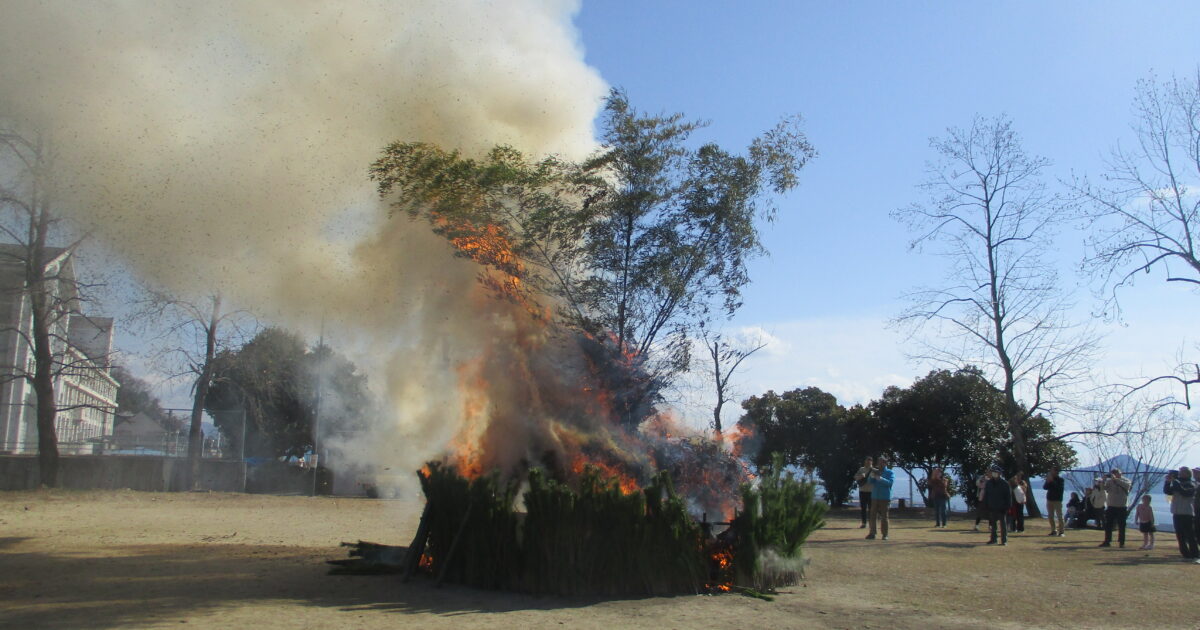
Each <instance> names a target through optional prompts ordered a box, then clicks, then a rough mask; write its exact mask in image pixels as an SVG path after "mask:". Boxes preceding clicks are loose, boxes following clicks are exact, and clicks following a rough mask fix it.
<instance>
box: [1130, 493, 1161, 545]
mask: <svg viewBox="0 0 1200 630" xmlns="http://www.w3.org/2000/svg"><path fill="white" fill-rule="evenodd" d="M1133 522H1135V523H1137V524H1138V529H1139V530H1141V532H1142V546H1141V547H1138V549H1142V550H1144V551H1149V550H1151V549H1153V548H1154V532H1156V531H1158V529H1157V528H1156V527H1154V510H1152V509H1150V495H1148V494H1143V495H1142V502H1141V503H1139V504H1138V506H1137V513H1136V515H1135V516H1134V517H1133Z"/></svg>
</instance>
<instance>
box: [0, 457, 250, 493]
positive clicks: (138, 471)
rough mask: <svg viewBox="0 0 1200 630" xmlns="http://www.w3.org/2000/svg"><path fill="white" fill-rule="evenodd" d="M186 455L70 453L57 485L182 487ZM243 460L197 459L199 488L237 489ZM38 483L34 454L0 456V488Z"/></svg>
mask: <svg viewBox="0 0 1200 630" xmlns="http://www.w3.org/2000/svg"><path fill="white" fill-rule="evenodd" d="M185 466H187V459H184V458H175V457H155V456H144V455H138V456H132V455H129V456H124V455H71V456H62V457H60V458H59V460H58V485H59V487H62V488H71V489H77V490H85V489H108V490H116V489H121V488H129V489H131V490H145V491H150V492H163V491H179V490H183V489H184V488H183V476H184V474H185ZM244 486H245V464H243V463H242V462H239V461H225V460H213V459H205V460H201V461H200V488H201V489H204V490H215V491H219V492H241V491H242V490H243V488H244ZM37 487H38V465H37V457H36V456H33V455H0V490H32V489H34V488H37Z"/></svg>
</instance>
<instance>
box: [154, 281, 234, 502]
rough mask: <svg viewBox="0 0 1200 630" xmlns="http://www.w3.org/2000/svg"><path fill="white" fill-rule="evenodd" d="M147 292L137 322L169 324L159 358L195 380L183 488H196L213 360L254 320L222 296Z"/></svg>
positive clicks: (174, 373)
mask: <svg viewBox="0 0 1200 630" xmlns="http://www.w3.org/2000/svg"><path fill="white" fill-rule="evenodd" d="M147 293H148V296H149V297H148V298H146V299H144V300H142V304H141V307H140V308H139V309H138V310H137V312H136V313H135V315H134V318H133V319H134V321H138V322H140V323H142V324H143V325H149V326H161V325H162V324H163V323H166V328H165V330H163V331H162V332H161V333H160V334H159V345H160V351H159V354H160V356H163V357H167V358H168V361H169V362H170V363H172V364H173V365H174V368H173V370H172V371H171V373H170V376H171V377H172V378H182V377H185V376H191V377H193V378H194V380H193V381H192V414H191V422H190V424H189V427H188V466H187V476H186V479H185V481H184V486H185V487H186V488H190V489H197V484H198V483H199V481H200V458H201V455H202V453H203V448H204V434H203V431H202V425H203V422H204V401H205V400H206V399H207V398H208V391H209V389H210V388H211V387H212V384H213V374H214V360H215V359H216V357H217V355H218V354H219V353H220V351H221V350H222V349H224V348H225V347H227V346H228V345H229V344H230V343H231V342H232V340H233V339H240V338H241V337H242V336H243V328H244V326H245V325H246V323H247V321H248V320H250V321H252V320H251V318H250V317H249V315H248V314H247V313H246V312H245V311H241V310H229V309H228V308H226V306H225V305H224V303H223V302H222V299H221V296H220V295H219V294H214V295H210V296H208V297H205V298H202V299H197V300H188V299H184V298H181V297H178V296H175V295H172V294H169V293H165V292H162V291H156V290H148V291H147Z"/></svg>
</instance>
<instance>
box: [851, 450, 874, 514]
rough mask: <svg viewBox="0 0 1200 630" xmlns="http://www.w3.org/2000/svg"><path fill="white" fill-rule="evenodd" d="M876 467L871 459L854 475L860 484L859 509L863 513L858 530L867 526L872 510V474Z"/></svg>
mask: <svg viewBox="0 0 1200 630" xmlns="http://www.w3.org/2000/svg"><path fill="white" fill-rule="evenodd" d="M874 466H875V460H873V459H871V458H870V457H868V458H866V459H864V460H863V465H862V468H859V469H858V472H856V473H854V480H855V481H857V482H858V509H859V511H860V512H862V525H859V526H858V528H859V529H862V528H864V527H866V526H867V516H868V512H869V511H870V509H871V489H872V487H871V473H872V472H873V468H874Z"/></svg>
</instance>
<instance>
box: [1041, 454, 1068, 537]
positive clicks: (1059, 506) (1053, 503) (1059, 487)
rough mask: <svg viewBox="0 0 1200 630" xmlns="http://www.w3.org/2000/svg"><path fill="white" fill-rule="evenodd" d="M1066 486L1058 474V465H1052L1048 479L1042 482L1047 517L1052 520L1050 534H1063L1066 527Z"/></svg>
mask: <svg viewBox="0 0 1200 630" xmlns="http://www.w3.org/2000/svg"><path fill="white" fill-rule="evenodd" d="M1065 488H1066V483H1065V482H1064V481H1063V478H1062V477H1060V476H1059V475H1058V467H1057V466H1052V467H1051V468H1050V473H1049V474H1048V475H1046V481H1045V482H1044V483H1042V489H1043V490H1045V491H1046V517H1047V520H1049V521H1050V534H1049V535H1050V536H1062V535H1063V530H1064V529H1065V528H1066V522H1065V521H1064V520H1063V490H1064V489H1065ZM1071 494H1072V495H1073V494H1075V493H1074V492H1072V493H1071Z"/></svg>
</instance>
